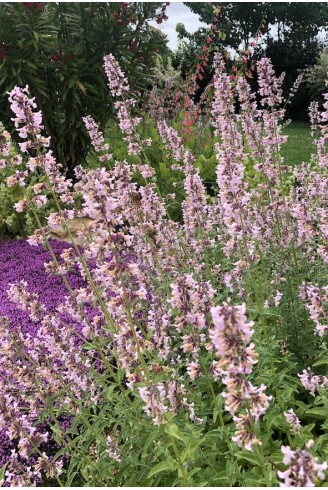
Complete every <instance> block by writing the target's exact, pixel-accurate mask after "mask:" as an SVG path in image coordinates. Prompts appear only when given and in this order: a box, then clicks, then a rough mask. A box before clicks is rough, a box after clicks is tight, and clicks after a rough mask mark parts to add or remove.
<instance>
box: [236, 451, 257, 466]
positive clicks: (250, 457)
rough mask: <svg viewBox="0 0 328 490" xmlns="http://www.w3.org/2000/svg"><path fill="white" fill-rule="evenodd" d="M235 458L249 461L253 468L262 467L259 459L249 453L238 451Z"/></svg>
mask: <svg viewBox="0 0 328 490" xmlns="http://www.w3.org/2000/svg"><path fill="white" fill-rule="evenodd" d="M237 458H238V459H245V460H246V461H249V462H250V463H252V464H253V465H255V466H261V465H262V462H261V461H260V459H259V457H258V456H257V455H256V454H254V453H252V452H250V451H240V452H239V453H238V454H237Z"/></svg>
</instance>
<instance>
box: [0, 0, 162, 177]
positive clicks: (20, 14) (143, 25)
mask: <svg viewBox="0 0 328 490" xmlns="http://www.w3.org/2000/svg"><path fill="white" fill-rule="evenodd" d="M162 5H163V7H162ZM165 8H166V6H165V4H161V3H157V2H135V3H120V2H112V3H108V2H106V3H101V2H85V3H77V2H68V3H62V2H59V3H58V2H57V3H32V2H25V3H21V2H19V3H1V4H0V42H1V43H2V44H1V50H0V68H1V76H0V118H1V120H2V121H3V122H5V125H6V127H7V129H10V128H12V127H13V126H12V122H11V120H10V118H11V115H10V111H9V108H8V103H7V95H6V92H7V91H9V90H11V89H12V88H13V87H14V85H26V84H28V85H29V87H30V89H31V92H32V93H33V94H34V96H35V98H36V101H37V104H38V107H39V108H40V109H41V110H42V113H43V119H44V124H45V128H46V131H47V133H48V134H49V135H50V136H51V148H52V150H53V152H54V155H55V156H56V158H57V160H58V161H60V162H61V163H62V164H63V165H64V167H66V169H67V170H68V173H69V176H70V177H72V176H73V173H72V169H73V168H74V166H75V165H76V164H77V163H83V162H84V160H85V155H86V152H87V150H88V147H89V138H88V136H87V133H86V131H85V128H84V125H83V122H82V117H83V116H85V115H87V114H90V115H92V116H93V117H94V118H95V119H96V120H97V121H98V122H99V123H100V124H101V126H102V127H104V125H105V123H106V122H107V121H108V119H109V118H110V117H111V116H112V114H113V102H112V98H111V97H110V95H109V93H108V90H107V83H106V80H105V76H104V71H103V67H102V61H103V56H104V55H105V54H107V53H109V52H111V53H114V54H116V55H117V57H118V58H119V59H120V62H121V64H122V67H123V68H124V70H125V72H126V74H127V76H128V78H129V80H130V82H131V86H132V87H133V90H134V91H135V92H136V91H140V90H144V87H145V83H146V81H147V80H149V77H150V72H151V67H152V66H153V64H154V61H155V59H156V56H157V54H156V53H157V52H159V51H160V50H162V49H163V47H164V45H165V43H164V40H163V36H162V35H161V33H160V32H159V31H158V30H157V29H155V28H153V27H151V26H150V25H149V24H148V21H149V20H155V19H156V21H157V22H158V23H161V22H162V20H163V19H165V18H166V16H165Z"/></svg>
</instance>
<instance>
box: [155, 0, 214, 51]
mask: <svg viewBox="0 0 328 490" xmlns="http://www.w3.org/2000/svg"><path fill="white" fill-rule="evenodd" d="M167 16H168V20H167V21H166V22H163V24H161V25H157V24H156V22H151V24H152V25H154V26H155V27H157V28H159V29H160V30H161V31H163V32H164V34H166V35H167V37H168V38H169V42H168V46H169V48H171V49H172V50H174V49H176V47H177V45H178V35H177V32H176V30H175V27H176V25H177V24H178V23H179V22H182V23H183V24H184V26H185V28H186V30H187V31H188V32H191V33H193V32H195V31H197V29H198V28H199V27H206V26H207V24H204V22H200V20H199V17H198V15H197V14H194V13H193V12H192V11H191V10H190V8H189V7H187V6H186V5H184V4H183V3H182V2H172V3H171V4H170V5H169V6H168V7H167Z"/></svg>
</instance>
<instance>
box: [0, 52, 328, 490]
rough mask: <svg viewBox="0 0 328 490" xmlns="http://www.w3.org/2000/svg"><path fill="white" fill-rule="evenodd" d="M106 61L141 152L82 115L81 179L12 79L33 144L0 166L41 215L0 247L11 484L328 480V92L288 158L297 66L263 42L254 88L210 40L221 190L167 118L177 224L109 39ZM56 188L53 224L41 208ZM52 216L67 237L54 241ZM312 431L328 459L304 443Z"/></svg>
mask: <svg viewBox="0 0 328 490" xmlns="http://www.w3.org/2000/svg"><path fill="white" fill-rule="evenodd" d="M104 63H105V65H104V66H105V72H106V74H107V76H108V86H109V89H110V92H111V95H112V96H113V98H114V99H116V100H114V105H115V107H116V110H117V115H118V123H119V127H120V129H121V131H122V133H123V141H125V142H126V154H127V159H126V160H123V161H113V160H114V159H113V158H112V155H111V154H109V153H108V151H109V147H110V148H112V147H113V145H112V143H111V144H110V145H108V144H106V143H105V140H104V136H103V134H102V133H101V132H100V131H99V127H98V125H97V123H96V122H95V121H94V120H93V119H91V118H90V117H89V116H85V118H84V122H85V124H86V128H87V130H88V131H89V135H90V138H91V141H92V144H93V146H94V149H95V151H96V153H97V154H98V156H99V160H100V162H102V164H103V166H100V167H99V168H96V169H93V170H86V169H84V168H82V167H81V166H77V167H76V169H75V174H76V179H77V180H78V184H77V185H76V186H73V182H72V181H71V180H70V179H66V178H65V177H64V176H63V174H62V173H61V166H60V165H58V164H57V162H56V161H55V159H54V158H53V155H52V153H51V151H50V150H49V149H48V147H49V139H48V138H47V137H45V136H43V131H44V128H43V125H42V115H41V114H40V113H39V112H38V111H37V108H36V106H35V102H34V99H32V98H29V91H28V88H27V87H26V88H24V89H21V88H19V87H15V88H14V89H13V90H12V91H11V93H10V103H11V108H12V110H13V111H14V114H15V119H14V120H15V125H16V128H17V130H18V133H19V134H20V137H21V138H22V139H23V140H24V141H23V143H21V145H20V148H21V152H22V155H21V156H19V157H17V156H16V157H11V156H10V154H11V153H10V136H9V134H8V133H6V132H3V133H2V135H1V136H0V150H1V152H2V155H1V160H0V161H1V165H0V166H1V168H3V169H5V171H6V173H7V175H8V176H7V185H8V186H19V187H22V188H24V190H25V191H26V192H25V194H24V198H23V199H21V200H20V201H19V202H18V203H16V205H15V208H16V210H17V212H23V211H25V210H27V209H28V210H29V211H30V212H31V213H32V215H33V216H35V218H36V224H37V226H38V229H36V230H35V232H34V233H33V234H32V235H31V236H30V237H29V238H28V240H27V241H26V242H25V241H24V242H15V243H13V244H12V243H10V242H7V243H5V244H3V245H1V247H0V255H2V258H3V261H2V263H4V264H6V260H8V261H9V262H8V265H7V266H6V265H5V266H4V268H3V269H2V271H1V273H0V274H1V276H0V277H1V285H2V287H1V288H0V293H1V299H2V303H1V305H0V308H1V310H0V312H1V316H2V317H3V318H2V319H1V323H0V330H1V335H0V338H1V341H0V349H1V359H0V390H1V393H0V394H1V401H0V430H1V432H0V437H1V440H2V441H3V449H2V453H1V455H0V456H1V462H3V463H5V464H6V466H4V467H3V470H2V471H3V477H4V484H6V485H18V484H19V485H35V484H39V483H40V482H41V481H42V482H46V483H49V482H50V483H53V482H55V483H56V484H58V485H61V486H64V485H68V486H69V485H73V484H78V485H79V484H81V482H83V484H86V485H90V484H91V483H92V484H94V485H96V486H133V484H134V483H135V482H136V481H137V482H138V484H140V483H142V484H143V485H145V486H177V485H183V486H199V485H202V486H204V485H205V486H207V485H208V486H213V485H219V484H220V485H221V484H222V485H225V484H228V485H230V486H235V485H238V486H252V485H253V484H254V482H256V485H259V484H260V485H262V486H272V484H274V485H278V484H279V480H278V477H279V478H280V479H282V480H284V481H285V483H286V485H288V484H292V485H294V486H299V485H300V484H302V485H312V484H313V482H314V481H315V478H316V477H318V478H319V479H320V480H324V476H325V475H324V471H325V469H326V463H320V464H319V463H318V462H317V461H319V459H317V458H320V460H321V459H322V458H325V454H326V453H325V447H326V446H325V444H326V439H325V435H322V434H323V431H324V430H325V429H326V425H325V423H324V424H323V425H322V426H320V422H319V423H318V424H317V425H316V424H315V423H312V417H317V419H316V420H319V421H320V418H321V419H322V414H323V413H326V412H325V411H326V407H327V398H326V394H327V384H328V382H327V377H326V375H325V372H324V371H323V367H322V366H325V365H326V364H327V358H326V353H325V352H326V351H325V336H326V333H327V332H326V331H327V328H326V301H327V298H326V292H327V291H326V289H327V287H326V286H325V285H324V279H325V277H326V276H325V275H324V274H323V273H322V268H323V266H324V264H325V262H326V255H325V247H326V239H327V198H326V190H327V161H328V160H327V155H326V139H327V133H326V128H325V126H324V125H323V123H324V122H326V120H327V118H328V116H327V114H326V112H327V107H326V106H327V97H326V98H325V104H324V112H322V113H320V111H319V109H318V108H314V106H313V107H312V109H311V111H312V122H313V124H314V123H315V122H316V124H317V125H318V129H317V131H318V133H317V138H318V139H316V146H317V154H316V155H313V158H312V161H311V162H309V163H303V164H302V165H300V166H299V167H298V168H295V169H292V168H290V167H289V166H288V165H287V164H285V162H284V160H283V158H282V157H281V154H280V149H281V147H282V145H283V144H284V142H285V141H286V136H285V135H284V134H283V132H282V128H281V122H282V120H283V117H284V108H283V104H284V102H285V101H284V100H283V96H282V88H281V87H282V81H283V76H281V77H279V78H277V77H276V76H275V74H274V71H273V67H272V65H271V62H270V60H268V59H267V58H263V59H262V60H260V61H259V62H258V64H257V74H258V83H259V89H258V93H257V94H253V93H252V92H251V90H250V87H249V85H248V82H247V79H246V78H245V77H244V76H243V74H242V73H237V72H236V75H234V76H233V77H231V76H230V75H229V73H228V72H227V67H226V62H225V60H224V58H223V57H222V56H219V55H216V56H215V59H214V69H215V71H214V79H213V88H214V93H213V96H212V99H211V101H210V102H211V117H212V120H211V124H212V128H213V129H214V139H215V143H214V145H213V151H214V155H215V157H216V160H217V168H216V179H217V182H216V183H217V188H216V189H215V190H214V192H212V195H211V196H209V195H208V193H207V190H206V185H205V183H204V182H203V179H202V172H201V168H200V167H199V165H198V162H197V159H196V157H195V155H193V154H192V152H191V151H190V150H189V149H188V144H187V143H188V142H185V141H183V142H182V138H181V136H180V134H179V131H178V130H177V129H173V128H172V127H170V126H169V125H168V123H167V121H165V120H164V118H160V119H159V122H158V125H157V129H158V133H159V137H160V138H161V139H162V143H161V144H162V145H163V147H164V149H165V150H166V151H167V156H166V157H165V158H167V159H169V161H170V163H171V164H172V165H171V168H172V174H174V175H176V182H175V184H176V186H179V188H180V189H181V191H182V192H183V194H184V200H183V202H182V203H181V216H182V219H181V222H180V221H174V220H173V219H171V215H170V202H171V200H172V199H174V198H175V196H172V195H170V196H165V195H162V193H161V191H160V186H159V182H158V173H157V166H156V165H152V161H151V159H150V158H149V157H148V155H149V153H148V152H147V151H145V150H147V148H148V146H151V145H152V144H153V141H152V140H151V139H149V138H147V139H142V138H141V137H140V135H139V134H138V126H139V123H140V121H141V118H140V115H138V114H137V104H136V103H135V100H134V99H133V98H131V97H130V87H129V83H128V81H127V79H126V77H125V75H124V73H123V72H122V71H121V69H120V67H119V64H118V62H117V61H116V60H115V58H114V57H113V55H108V56H106V57H105V59H104ZM210 95H211V94H210V92H208V96H209V97H210ZM125 96H127V97H125ZM237 97H238V100H239V109H238V111H237V110H236V99H237ZM117 98H119V99H117ZM257 100H258V101H259V102H257ZM315 111H317V116H316V117H315V116H314V112H315ZM208 130H209V131H210V130H211V128H208ZM319 133H320V134H319ZM318 134H319V136H318ZM131 154H132V155H133V163H130V162H129V155H131ZM286 163H288V162H286ZM136 174H137V175H139V174H140V175H141V176H142V179H143V181H142V183H140V182H141V181H138V182H137V181H136V180H135V175H136ZM31 179H34V180H33V185H29V183H30V180H31ZM34 182H36V183H34ZM50 197H51V199H53V202H54V205H55V209H53V210H52V212H51V213H50V214H49V216H48V217H47V221H48V223H47V226H42V225H41V223H40V222H39V221H38V215H37V213H36V210H37V209H39V208H42V207H43V206H44V205H45V204H46V203H47V201H48V199H49V198H50ZM73 219H74V220H75V219H78V220H79V221H80V222H81V223H82V224H83V231H81V232H80V233H79V243H81V244H82V245H81V246H78V245H77V244H76V242H75V239H74V236H73V234H72V232H71V229H70V226H69V224H70V223H71V220H73ZM51 227H62V228H63V229H64V231H65V232H66V234H67V237H68V239H69V240H70V244H65V245H64V244H59V243H57V242H53V241H52V240H49V233H50V230H51ZM32 247H34V248H32ZM42 247H44V249H43V248H42ZM32 250H33V252H32ZM15 254H16V259H17V260H18V265H17V267H16V266H15V264H14V263H13V260H14V258H15ZM22 254H24V257H23V258H22ZM25 257H28V260H24V259H25ZM36 257H37V258H36ZM26 264H30V269H24V267H25V266H26V267H27V265H26ZM23 265H24V267H23ZM36 265H38V267H36ZM40 265H42V267H44V271H45V273H46V274H47V275H44V273H43V272H42V274H41V272H40ZM13 266H15V267H13ZM41 276H42V278H41ZM45 278H47V279H45ZM44 281H45V282H44ZM44 284H46V287H44ZM314 284H315V285H314ZM64 288H65V289H64ZM59 290H60V294H59ZM51 291H52V293H51ZM63 291H65V293H63ZM295 291H296V293H295ZM57 292H58V295H57ZM311 322H314V323H315V325H316V331H315V332H313V328H311ZM315 333H318V334H319V335H315ZM300 373H302V374H300ZM314 373H317V374H314ZM308 391H309V392H310V394H311V395H313V396H314V397H315V399H314V402H313V399H312V397H310V396H309V394H308ZM316 394H318V396H315V395H316ZM309 400H310V401H309ZM305 402H307V403H308V405H311V404H312V403H313V407H312V408H310V409H308V408H307V405H306V403H305ZM304 406H305V408H304ZM224 408H225V409H224ZM312 438H313V439H314V438H316V439H318V441H319V443H318V444H317V445H315V446H314V448H313V450H315V451H317V454H318V456H312V455H310V453H309V452H308V451H307V450H301V449H298V448H300V447H304V446H305V445H306V444H307V448H309V443H307V441H309V440H311V439H312ZM286 444H288V446H286ZM290 448H292V449H290ZM280 449H281V451H282V452H281V451H280ZM283 464H286V465H288V466H289V468H288V470H286V471H284V472H282V471H281V469H283ZM276 469H277V471H276Z"/></svg>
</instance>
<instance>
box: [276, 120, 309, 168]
mask: <svg viewBox="0 0 328 490" xmlns="http://www.w3.org/2000/svg"><path fill="white" fill-rule="evenodd" d="M284 134H288V140H287V143H286V144H284V145H283V146H282V150H281V154H282V156H283V157H284V158H285V164H286V165H298V164H300V163H302V162H308V161H309V160H310V157H311V153H315V151H316V148H315V146H314V145H313V143H312V137H311V129H310V124H309V123H307V122H303V121H294V122H291V123H290V124H289V125H288V126H287V127H286V128H285V129H284Z"/></svg>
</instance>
